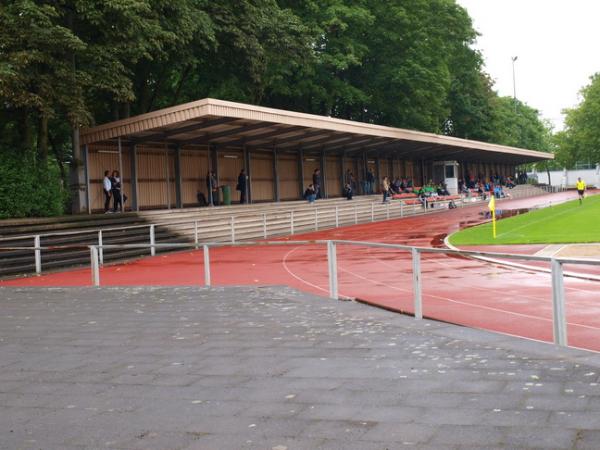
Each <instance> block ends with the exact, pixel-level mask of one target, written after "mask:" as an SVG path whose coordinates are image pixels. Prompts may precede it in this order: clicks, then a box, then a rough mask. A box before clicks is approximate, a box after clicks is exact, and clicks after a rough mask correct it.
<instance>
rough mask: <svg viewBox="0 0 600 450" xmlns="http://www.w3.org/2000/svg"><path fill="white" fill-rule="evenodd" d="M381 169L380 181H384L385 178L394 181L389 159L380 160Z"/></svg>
mask: <svg viewBox="0 0 600 450" xmlns="http://www.w3.org/2000/svg"><path fill="white" fill-rule="evenodd" d="M379 167H380V168H381V174H380V175H379V181H380V182H381V180H383V177H388V178H390V180H392V181H393V180H394V177H393V175H392V174H391V170H390V162H389V161H388V160H387V159H380V160H379Z"/></svg>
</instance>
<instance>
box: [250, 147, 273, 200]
mask: <svg viewBox="0 0 600 450" xmlns="http://www.w3.org/2000/svg"><path fill="white" fill-rule="evenodd" d="M250 175H251V183H252V201H253V202H260V201H273V200H274V196H273V183H274V181H273V180H274V178H275V177H274V176H273V154H272V153H258V152H256V153H251V154H250Z"/></svg>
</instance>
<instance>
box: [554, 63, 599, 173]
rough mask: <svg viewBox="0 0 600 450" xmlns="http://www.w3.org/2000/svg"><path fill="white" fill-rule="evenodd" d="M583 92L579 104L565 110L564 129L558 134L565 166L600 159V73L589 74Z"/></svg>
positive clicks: (559, 156) (559, 155) (560, 151)
mask: <svg viewBox="0 0 600 450" xmlns="http://www.w3.org/2000/svg"><path fill="white" fill-rule="evenodd" d="M580 95H581V102H580V104H579V105H578V106H577V107H575V108H572V109H566V110H565V113H566V118H565V130H564V132H563V133H560V134H559V135H558V136H557V143H558V148H559V151H558V158H559V160H560V161H561V162H563V164H564V165H565V167H573V166H574V164H575V163H576V162H578V161H582V162H593V163H598V162H600V126H599V124H600V73H597V74H595V75H593V76H592V77H590V84H588V85H587V86H585V87H584V88H583V89H582V90H581V92H580Z"/></svg>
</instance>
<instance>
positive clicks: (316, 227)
mask: <svg viewBox="0 0 600 450" xmlns="http://www.w3.org/2000/svg"><path fill="white" fill-rule="evenodd" d="M318 229H319V210H318V209H317V208H315V231H316V230H318Z"/></svg>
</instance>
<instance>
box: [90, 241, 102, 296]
mask: <svg viewBox="0 0 600 450" xmlns="http://www.w3.org/2000/svg"><path fill="white" fill-rule="evenodd" d="M90 259H91V268H92V286H100V265H99V263H98V247H94V246H93V245H92V246H90Z"/></svg>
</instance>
